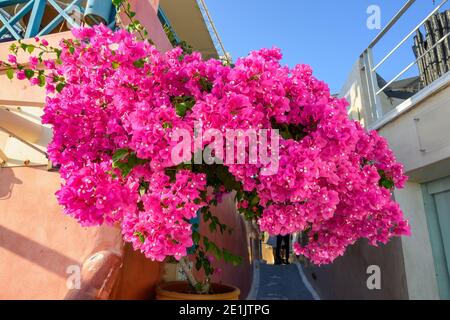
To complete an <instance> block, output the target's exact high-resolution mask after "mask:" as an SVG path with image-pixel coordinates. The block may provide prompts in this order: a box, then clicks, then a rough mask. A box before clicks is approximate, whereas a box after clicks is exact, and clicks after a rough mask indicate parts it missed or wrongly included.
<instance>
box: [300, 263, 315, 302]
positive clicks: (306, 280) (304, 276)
mask: <svg viewBox="0 0 450 320" xmlns="http://www.w3.org/2000/svg"><path fill="white" fill-rule="evenodd" d="M295 265H296V266H297V269H298V273H300V276H301V277H302V281H303V284H304V285H305V287H306V289H308V291H309V293H311V295H312V296H313V298H314V300H320V297H319V295H318V294H317V292H316V290H314V288H313V287H312V286H311V283H310V282H309V281H308V278H307V277H306V275H305V273H304V272H303V268H302V265H301V264H300V263H298V262H296V263H295Z"/></svg>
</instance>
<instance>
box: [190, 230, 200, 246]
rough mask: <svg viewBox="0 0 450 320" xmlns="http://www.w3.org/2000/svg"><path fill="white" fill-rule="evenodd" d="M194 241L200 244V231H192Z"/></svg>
mask: <svg viewBox="0 0 450 320" xmlns="http://www.w3.org/2000/svg"><path fill="white" fill-rule="evenodd" d="M192 241H193V242H194V244H195V245H198V244H199V242H200V233H198V232H195V231H194V232H192Z"/></svg>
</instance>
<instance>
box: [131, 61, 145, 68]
mask: <svg viewBox="0 0 450 320" xmlns="http://www.w3.org/2000/svg"><path fill="white" fill-rule="evenodd" d="M133 65H134V66H135V67H136V68H143V67H144V65H145V60H144V59H139V60H136V61H135V62H133Z"/></svg>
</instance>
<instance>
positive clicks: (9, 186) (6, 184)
mask: <svg viewBox="0 0 450 320" xmlns="http://www.w3.org/2000/svg"><path fill="white" fill-rule="evenodd" d="M0 170H1V171H2V174H1V179H0V201H1V200H7V199H9V198H11V194H12V191H13V188H14V185H15V184H22V183H23V182H22V180H20V179H18V178H17V177H16V176H15V175H14V171H13V170H12V169H11V168H0Z"/></svg>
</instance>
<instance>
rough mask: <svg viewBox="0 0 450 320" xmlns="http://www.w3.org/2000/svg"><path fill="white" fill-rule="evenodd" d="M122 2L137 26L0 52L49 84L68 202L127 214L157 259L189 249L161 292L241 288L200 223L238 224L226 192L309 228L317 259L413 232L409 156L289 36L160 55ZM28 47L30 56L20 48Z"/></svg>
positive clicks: (261, 221)
mask: <svg viewBox="0 0 450 320" xmlns="http://www.w3.org/2000/svg"><path fill="white" fill-rule="evenodd" d="M113 2H114V3H115V5H116V6H117V9H118V10H124V11H125V13H126V15H127V16H128V17H129V18H130V19H131V23H130V24H129V27H128V30H117V31H112V30H110V29H108V28H107V27H105V26H103V25H99V26H95V27H93V28H81V29H75V30H73V35H74V38H73V39H66V40H63V41H61V43H60V46H59V47H51V46H49V45H48V43H46V42H45V41H42V40H40V39H36V42H35V43H31V44H30V43H24V42H19V44H13V45H12V46H11V53H12V54H11V56H10V57H9V59H8V62H6V61H5V62H2V63H3V65H4V66H7V67H8V71H7V74H8V76H9V77H10V78H13V77H14V74H16V77H17V78H19V79H28V80H29V81H30V82H31V84H32V85H39V86H42V87H45V88H46V90H47V99H46V107H45V110H44V115H43V117H42V120H43V122H44V123H47V124H50V125H51V126H52V128H53V132H54V136H53V140H52V142H51V144H50V145H49V147H48V155H49V157H50V160H51V161H52V162H53V163H54V164H57V165H59V166H60V174H61V177H62V179H63V180H64V183H63V185H62V186H61V189H60V190H59V191H58V192H57V198H58V201H59V203H60V204H61V206H63V208H64V211H65V213H66V214H68V215H70V216H72V217H73V218H75V219H77V220H78V221H79V222H80V223H81V224H82V225H83V226H94V225H100V224H103V223H108V224H120V226H121V228H122V232H123V238H124V240H125V241H128V242H130V243H132V245H133V247H134V248H135V249H136V250H140V251H142V252H143V253H144V254H145V255H146V256H147V257H148V258H149V259H152V260H156V261H164V260H165V259H168V258H174V259H176V260H177V261H179V263H180V264H181V266H182V267H183V270H184V271H185V274H186V276H187V280H188V281H187V282H186V283H171V284H168V285H163V286H161V287H160V288H159V289H158V292H157V294H158V296H159V298H161V299H179V298H180V299H237V298H238V296H239V290H238V289H237V288H234V287H231V286H223V285H222V286H221V285H218V284H214V283H211V280H210V279H211V276H212V275H213V274H214V272H215V268H214V266H213V265H212V263H211V260H212V259H211V258H210V257H211V256H214V257H215V258H216V259H224V260H225V261H227V262H230V263H232V264H239V263H240V260H241V259H240V257H237V256H235V255H233V253H232V252H229V251H227V250H225V249H223V248H220V247H219V246H217V245H216V244H215V243H214V242H212V241H211V240H210V239H208V238H207V237H206V236H205V235H204V234H201V233H200V232H199V231H198V227H199V222H198V221H199V220H198V219H199V218H200V219H201V221H203V223H207V224H209V227H210V230H211V231H217V232H221V233H225V232H231V230H230V228H229V227H228V226H227V225H225V224H223V223H222V222H221V221H220V220H219V218H218V217H216V216H214V214H213V213H212V210H211V208H213V207H214V206H215V205H217V204H218V203H219V202H220V201H221V197H222V196H223V194H224V193H231V192H233V194H234V196H235V200H236V203H237V207H238V210H239V212H240V213H241V214H242V215H243V216H244V217H245V218H246V219H249V220H253V221H257V223H258V225H259V227H260V229H261V230H262V231H266V232H268V233H269V234H271V235H278V234H282V235H283V234H290V233H293V232H301V233H302V234H303V238H304V239H305V241H304V243H302V245H300V244H296V245H295V251H296V254H298V255H303V256H305V257H306V258H308V259H309V260H311V261H312V262H313V263H315V264H318V265H320V264H327V263H331V262H332V261H333V260H334V259H336V258H337V257H338V256H341V255H342V254H343V253H344V252H345V249H346V247H347V246H349V245H351V244H353V243H355V241H356V240H358V239H359V238H367V239H369V241H370V243H371V244H373V245H377V244H378V243H386V242H387V241H388V240H389V239H390V238H392V237H393V236H401V235H404V234H408V233H409V227H408V223H407V221H405V220H404V218H403V214H402V212H401V210H400V208H399V206H398V204H396V203H395V202H394V201H393V200H392V199H391V190H392V189H393V188H394V187H402V186H403V184H404V182H405V180H406V178H405V176H404V174H403V169H402V166H401V165H400V164H399V163H397V162H396V159H395V157H394V155H393V153H392V151H391V150H390V149H389V147H388V145H387V143H386V141H385V140H384V139H383V138H382V137H380V136H379V135H378V134H377V133H376V132H375V131H371V132H367V131H366V130H365V129H364V128H362V127H361V125H360V124H359V123H357V122H354V121H351V120H349V119H348V117H347V112H346V106H347V103H346V101H345V100H344V99H337V98H334V97H332V96H331V95H330V92H329V89H328V87H327V86H326V84H324V83H323V82H321V81H318V80H317V79H315V78H314V77H313V76H312V70H311V68H310V67H309V66H307V65H298V66H296V67H294V68H293V69H289V68H287V67H283V66H281V64H280V60H281V53H280V51H279V50H278V49H263V50H260V51H255V52H252V53H250V55H249V56H248V57H245V58H242V59H239V60H238V61H237V62H236V63H235V64H230V63H228V62H224V61H221V60H215V59H211V60H208V61H204V60H202V58H201V55H200V54H199V53H196V52H193V53H189V52H186V50H183V49H182V48H179V47H178V48H175V49H173V50H172V51H170V52H168V53H166V54H162V53H160V52H158V50H157V49H156V48H155V47H154V46H153V45H152V43H151V41H149V40H147V39H145V38H146V35H147V33H146V32H145V30H143V28H142V25H141V24H140V23H139V22H137V21H134V20H133V17H134V13H133V12H132V11H131V9H130V7H129V6H127V5H126V1H113ZM143 38H144V39H143ZM20 51H24V52H28V53H30V54H31V57H30V59H29V63H28V64H19V63H18V62H17V59H16V56H17V54H18V53H19V52H20ZM49 54H53V55H54V57H53V58H52V59H48V60H46V58H45V56H46V55H47V56H48V55H49ZM43 66H45V67H43ZM235 142H236V143H235ZM187 256H191V260H192V261H193V263H194V265H195V268H196V269H197V270H203V271H204V274H205V277H204V278H203V279H202V280H199V279H196V277H195V276H194V274H193V273H192V271H191V270H190V268H189V267H188V264H189V261H188V259H187Z"/></svg>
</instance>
